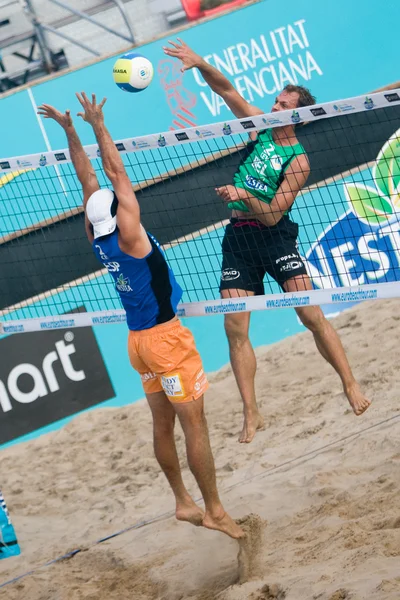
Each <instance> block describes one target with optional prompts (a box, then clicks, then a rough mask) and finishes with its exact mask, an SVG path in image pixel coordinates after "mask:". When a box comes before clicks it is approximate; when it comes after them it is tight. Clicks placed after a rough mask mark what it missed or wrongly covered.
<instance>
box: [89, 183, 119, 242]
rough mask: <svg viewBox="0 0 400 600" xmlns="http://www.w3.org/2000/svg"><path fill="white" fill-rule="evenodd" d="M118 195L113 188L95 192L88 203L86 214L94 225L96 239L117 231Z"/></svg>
mask: <svg viewBox="0 0 400 600" xmlns="http://www.w3.org/2000/svg"><path fill="white" fill-rule="evenodd" d="M117 205H118V200H117V196H116V195H115V193H114V192H113V191H112V190H109V189H106V188H104V189H102V190H97V192H94V194H92V195H91V196H90V198H89V200H88V201H87V204H86V216H87V218H88V219H89V221H90V222H91V224H92V225H93V234H94V237H95V239H96V238H98V237H101V236H103V235H108V234H110V233H112V232H113V231H115V228H116V226H117Z"/></svg>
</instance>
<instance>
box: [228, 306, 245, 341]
mask: <svg viewBox="0 0 400 600" xmlns="http://www.w3.org/2000/svg"><path fill="white" fill-rule="evenodd" d="M225 332H226V335H227V338H228V341H229V343H230V344H234V345H237V346H240V345H242V344H244V343H245V342H247V341H248V339H249V315H248V313H241V314H236V315H233V314H232V315H225Z"/></svg>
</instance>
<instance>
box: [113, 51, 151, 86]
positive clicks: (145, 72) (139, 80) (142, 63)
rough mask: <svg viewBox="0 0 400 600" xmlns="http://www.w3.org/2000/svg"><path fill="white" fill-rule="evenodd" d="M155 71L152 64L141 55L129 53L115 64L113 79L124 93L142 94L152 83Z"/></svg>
mask: <svg viewBox="0 0 400 600" xmlns="http://www.w3.org/2000/svg"><path fill="white" fill-rule="evenodd" d="M153 75H154V69H153V65H152V64H151V62H150V61H149V60H148V59H147V58H146V57H145V56H142V55H141V54H137V53H136V52H127V53H126V54H123V55H122V56H120V57H119V59H118V60H117V61H116V63H115V64H114V68H113V77H114V81H115V83H116V84H117V86H118V87H119V88H120V89H121V90H124V92H141V91H142V90H145V89H146V88H147V87H148V86H149V85H150V83H151V81H152V79H153Z"/></svg>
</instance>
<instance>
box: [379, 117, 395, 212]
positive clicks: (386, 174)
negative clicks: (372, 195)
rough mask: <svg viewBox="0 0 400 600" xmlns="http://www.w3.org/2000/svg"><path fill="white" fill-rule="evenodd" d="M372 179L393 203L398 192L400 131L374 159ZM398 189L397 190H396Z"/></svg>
mask: <svg viewBox="0 0 400 600" xmlns="http://www.w3.org/2000/svg"><path fill="white" fill-rule="evenodd" d="M373 177H374V179H375V182H376V185H377V187H378V189H379V190H380V191H381V192H382V194H383V195H384V196H387V197H388V198H391V199H392V201H393V202H394V201H395V200H396V198H393V196H396V195H397V194H398V193H399V191H400V188H399V186H400V129H398V130H397V131H396V132H395V133H394V134H393V135H392V137H391V138H390V139H389V140H388V141H387V142H386V144H385V145H384V146H383V148H382V150H381V151H380V152H379V154H378V157H377V159H376V165H375V167H374V169H373ZM398 188H399V189H398Z"/></svg>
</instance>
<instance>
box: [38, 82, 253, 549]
mask: <svg viewBox="0 0 400 600" xmlns="http://www.w3.org/2000/svg"><path fill="white" fill-rule="evenodd" d="M77 97H78V100H79V102H80V103H81V105H82V107H83V112H82V113H78V114H79V115H80V116H81V117H82V118H83V119H84V121H86V122H87V123H89V124H90V125H91V126H92V127H93V131H94V133H95V135H96V139H97V142H98V144H99V149H100V154H101V160H102V163H103V167H104V171H105V173H106V175H107V177H108V179H109V180H110V181H111V184H112V187H113V189H112V190H110V189H100V186H99V183H98V180H97V177H96V174H95V171H94V169H93V166H92V164H91V162H90V160H89V159H88V157H87V156H86V153H85V151H84V149H83V147H82V144H81V142H80V139H79V137H78V134H77V133H76V131H75V128H74V125H73V123H72V119H71V116H70V113H69V111H67V112H66V113H65V114H62V113H61V112H59V111H58V110H56V109H55V108H53V107H52V106H49V105H48V104H43V105H42V106H40V107H39V111H38V112H39V114H40V115H43V116H44V117H45V118H49V119H54V120H55V121H57V123H59V125H61V127H62V128H63V129H64V131H65V133H66V135H67V139H68V145H69V151H70V155H71V160H72V163H73V165H74V167H75V170H76V174H77V176H78V179H79V181H80V183H81V185H82V188H83V205H84V208H85V223H86V233H87V236H88V239H89V242H90V243H91V244H92V246H93V250H94V252H95V254H96V256H97V258H98V259H99V260H100V262H102V263H103V264H104V266H105V267H106V268H107V269H108V271H109V273H110V274H111V275H112V277H113V279H114V281H115V287H116V290H117V292H118V293H119V295H120V298H121V301H122V305H123V307H124V309H125V311H126V315H127V322H128V327H129V337H128V352H129V358H130V361H131V364H132V366H133V368H134V369H136V371H138V373H139V374H140V375H141V379H142V382H143V387H144V391H145V393H146V398H147V400H148V403H149V406H150V409H151V412H152V415H153V434H154V451H155V455H156V458H157V460H158V462H159V464H160V467H161V468H162V470H163V471H164V473H165V476H166V477H167V479H168V481H169V483H170V486H171V488H172V491H173V493H174V495H175V499H176V518H177V519H179V520H182V521H189V522H190V523H193V524H194V525H203V526H204V527H207V528H209V529H216V530H219V531H222V532H223V533H226V534H228V535H229V536H231V537H233V538H241V537H243V536H244V533H243V531H242V529H241V528H240V527H239V526H238V525H237V524H236V523H235V522H234V521H233V520H232V519H231V517H230V516H229V515H228V514H227V513H226V512H225V510H224V508H223V506H222V504H221V501H220V499H219V495H218V490H217V485H216V477H215V466H214V459H213V456H212V453H211V447H210V441H209V437H208V430H207V422H206V417H205V414H204V409H203V394H204V392H205V391H206V389H207V387H208V383H207V379H206V376H205V374H204V370H203V366H202V363H201V358H200V356H199V354H198V352H197V350H196V346H195V343H194V339H193V336H192V334H191V332H190V331H189V330H188V329H187V328H185V327H183V326H182V324H181V322H180V321H179V320H178V318H177V317H176V308H177V304H178V302H179V300H180V299H181V295H182V290H181V288H180V287H179V285H178V283H177V282H176V279H175V277H174V274H173V273H172V271H171V269H170V268H169V267H168V265H167V263H166V261H165V258H164V254H163V252H162V250H161V249H160V246H159V244H158V242H157V241H156V240H155V239H154V238H153V237H152V236H151V235H150V234H148V233H147V232H146V231H145V229H144V228H143V226H142V225H141V222H140V207H139V204H138V202H137V199H136V195H135V193H134V191H133V189H132V184H131V182H130V180H129V178H128V175H127V173H126V171H125V168H124V165H123V163H122V160H121V157H120V154H119V152H118V150H117V149H116V147H115V144H114V142H113V141H112V139H111V136H110V134H109V132H108V130H107V129H106V127H105V124H104V117H103V111H102V109H103V106H104V103H105V99H104V100H103V101H102V102H100V104H97V102H96V98H95V96H94V95H93V96H92V101H91V102H90V101H89V99H88V98H87V96H86V95H85V94H84V93H83V92H82V94H81V95H79V94H77ZM176 415H178V418H179V420H180V422H181V425H182V429H183V432H184V435H185V439H186V450H187V458H188V463H189V466H190V469H191V471H192V473H193V475H194V477H195V478H196V481H197V483H198V485H199V488H200V490H201V492H202V495H203V499H204V503H205V514H204V513H203V511H202V510H201V509H200V508H199V507H198V506H197V505H196V504H195V502H194V501H193V500H192V498H191V496H190V495H189V493H188V491H187V490H186V488H185V485H184V483H183V480H182V475H181V470H180V466H179V459H178V455H177V451H176V446H175V438H174V425H175V416H176Z"/></svg>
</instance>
